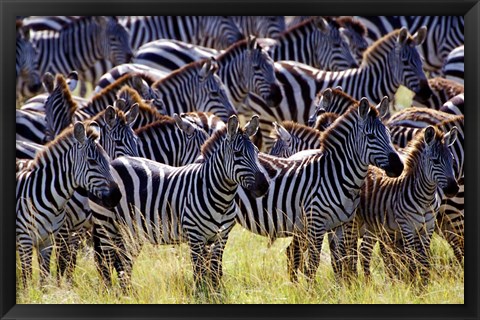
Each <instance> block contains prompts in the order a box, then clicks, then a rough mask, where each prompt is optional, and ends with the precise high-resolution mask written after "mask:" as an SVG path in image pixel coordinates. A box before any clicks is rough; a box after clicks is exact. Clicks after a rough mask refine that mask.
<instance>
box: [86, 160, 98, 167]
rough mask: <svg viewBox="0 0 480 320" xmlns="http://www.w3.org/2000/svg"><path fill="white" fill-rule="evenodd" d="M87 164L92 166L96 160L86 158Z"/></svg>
mask: <svg viewBox="0 0 480 320" xmlns="http://www.w3.org/2000/svg"><path fill="white" fill-rule="evenodd" d="M87 162H88V164H89V165H91V166H94V165H96V164H97V161H95V160H93V159H88V160H87Z"/></svg>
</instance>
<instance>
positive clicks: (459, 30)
mask: <svg viewBox="0 0 480 320" xmlns="http://www.w3.org/2000/svg"><path fill="white" fill-rule="evenodd" d="M355 19H357V20H359V21H360V22H362V23H363V24H364V25H365V27H366V28H367V30H368V34H367V41H368V42H369V43H370V44H371V43H373V42H374V41H376V40H377V39H379V38H381V37H382V36H383V35H385V34H387V33H389V32H391V31H393V30H395V29H398V28H402V27H406V28H407V29H408V31H409V32H410V33H412V34H413V33H415V32H417V31H418V30H419V29H420V28H422V27H423V26H426V27H427V28H428V34H427V37H426V41H424V42H423V43H422V45H421V46H420V47H419V49H418V50H419V52H420V55H421V56H422V57H423V58H424V62H423V68H424V69H425V70H426V71H428V72H430V73H434V74H437V75H439V74H441V69H442V65H443V62H444V61H445V59H446V57H447V56H448V54H449V53H450V52H451V51H452V50H453V49H455V48H456V47H458V46H460V45H463V43H464V34H463V29H464V17H463V16H355Z"/></svg>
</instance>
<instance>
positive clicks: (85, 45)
mask: <svg viewBox="0 0 480 320" xmlns="http://www.w3.org/2000/svg"><path fill="white" fill-rule="evenodd" d="M45 19H49V18H48V17H45ZM24 25H25V27H26V28H28V26H29V24H28V21H27V22H24ZM32 28H33V29H34V30H35V23H32ZM31 41H32V44H33V46H34V48H35V49H36V51H37V52H38V68H39V71H40V74H44V73H45V72H51V73H53V74H55V73H63V74H67V73H68V72H70V70H76V71H77V72H78V75H79V78H80V80H82V81H85V80H86V78H85V75H84V72H85V71H86V70H88V68H90V67H92V66H93V65H94V64H95V63H96V62H97V61H99V60H102V59H107V60H110V61H111V62H112V63H113V65H118V64H122V63H126V62H129V61H130V60H131V58H132V56H133V53H132V49H131V47H130V44H129V34H128V32H127V30H125V28H123V27H122V26H121V25H120V24H119V23H118V22H117V20H116V19H115V18H114V17H105V16H89V17H76V18H72V19H71V20H70V22H69V23H67V24H66V25H65V27H64V28H63V29H61V30H59V31H58V30H52V29H46V30H37V31H32V32H31ZM84 91H85V88H84ZM84 94H85V92H83V95H84Z"/></svg>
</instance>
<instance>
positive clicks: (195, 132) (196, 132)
mask: <svg viewBox="0 0 480 320" xmlns="http://www.w3.org/2000/svg"><path fill="white" fill-rule="evenodd" d="M173 119H174V120H175V124H176V125H177V127H178V129H180V131H181V132H182V133H183V135H184V138H185V141H186V147H185V149H186V150H189V153H190V155H192V156H194V158H197V157H198V156H199V155H200V151H201V147H202V145H203V144H204V143H205V141H207V140H208V138H210V135H209V134H208V133H207V132H206V131H205V130H204V129H203V128H201V127H199V126H198V125H197V123H196V121H195V120H194V119H191V118H190V117H188V116H186V114H185V113H182V114H180V115H178V114H176V113H175V114H173Z"/></svg>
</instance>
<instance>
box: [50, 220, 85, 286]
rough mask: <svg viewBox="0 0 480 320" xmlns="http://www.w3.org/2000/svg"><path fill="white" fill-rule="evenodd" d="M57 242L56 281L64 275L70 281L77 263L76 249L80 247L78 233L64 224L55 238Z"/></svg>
mask: <svg viewBox="0 0 480 320" xmlns="http://www.w3.org/2000/svg"><path fill="white" fill-rule="evenodd" d="M55 242H56V243H57V246H58V250H57V281H60V278H61V277H63V275H66V278H67V281H68V282H69V283H71V282H72V279H73V272H74V271H75V266H76V264H77V251H78V250H79V247H80V235H79V234H78V233H77V232H71V231H70V230H69V228H68V227H67V226H66V224H65V227H62V228H61V229H60V231H59V233H58V235H57V237H56V239H55Z"/></svg>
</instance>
